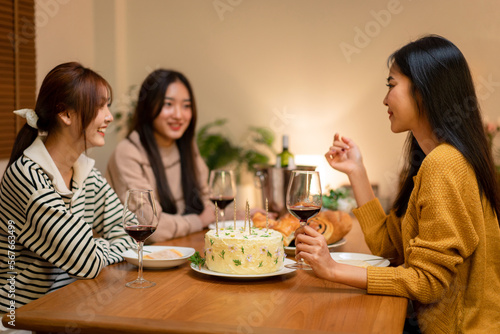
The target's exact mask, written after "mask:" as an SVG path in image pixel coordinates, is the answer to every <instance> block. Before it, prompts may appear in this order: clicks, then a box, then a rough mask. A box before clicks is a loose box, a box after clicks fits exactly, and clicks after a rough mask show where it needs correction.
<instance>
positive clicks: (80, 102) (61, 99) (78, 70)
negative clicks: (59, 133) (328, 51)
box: [7, 62, 111, 167]
mask: <svg viewBox="0 0 500 334" xmlns="http://www.w3.org/2000/svg"><path fill="white" fill-rule="evenodd" d="M102 88H106V89H107V90H108V92H109V95H110V97H111V86H110V85H109V83H108V82H107V81H106V80H104V78H102V77H101V76H100V75H99V74H97V73H96V72H94V71H92V70H91V69H88V68H85V67H83V66H82V65H81V64H79V63H76V62H71V63H64V64H61V65H58V66H56V67H55V68H53V69H52V70H51V71H50V72H49V73H48V74H47V76H46V77H45V79H44V80H43V82H42V86H41V87H40V92H39V93H38V97H37V100H36V106H35V112H36V114H37V116H38V121H37V127H38V129H34V128H32V127H31V126H29V125H28V124H25V125H24V126H23V127H22V128H21V130H20V131H19V133H18V135H17V137H16V141H15V143H14V147H13V148H12V153H11V156H10V160H9V163H8V165H7V167H8V166H10V165H11V164H12V163H14V162H15V161H16V160H17V159H19V157H21V155H22V154H23V151H24V150H25V149H26V148H27V147H28V146H30V145H31V144H32V143H33V141H35V139H36V137H37V136H38V131H41V132H47V133H49V134H50V132H51V131H53V130H54V129H55V128H56V127H57V126H58V122H57V115H58V114H59V113H61V112H63V111H65V110H74V111H76V113H77V114H78V116H79V118H80V120H81V123H80V125H81V129H80V131H81V133H82V135H83V137H84V139H86V136H85V129H86V128H87V126H88V125H89V124H90V123H91V122H92V121H93V120H94V119H95V118H96V116H97V113H98V111H99V108H101V107H102V106H103V105H104V103H107V102H108V101H107V99H106V97H103V94H102Z"/></svg>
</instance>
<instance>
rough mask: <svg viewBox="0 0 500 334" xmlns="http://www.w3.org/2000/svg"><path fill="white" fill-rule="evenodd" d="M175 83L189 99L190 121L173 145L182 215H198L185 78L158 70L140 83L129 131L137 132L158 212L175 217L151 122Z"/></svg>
mask: <svg viewBox="0 0 500 334" xmlns="http://www.w3.org/2000/svg"><path fill="white" fill-rule="evenodd" d="M176 81H179V82H181V83H182V84H183V85H184V86H186V88H187V90H188V92H189V96H190V99H191V110H192V117H191V122H190V123H189V126H188V128H187V129H186V131H185V132H184V134H183V135H182V137H181V138H179V139H177V140H176V141H175V143H176V145H177V147H178V149H179V154H180V157H181V182H182V191H183V193H184V202H185V203H186V209H185V211H184V213H183V214H190V213H195V214H200V213H201V212H202V211H203V209H204V206H203V202H202V200H201V195H200V189H201V187H200V185H199V182H200V180H197V177H196V175H197V174H196V162H195V155H194V146H193V145H194V136H195V128H196V115H197V111H196V102H195V99H194V95H193V90H192V89H191V85H190V84H189V81H188V80H187V78H186V77H185V76H184V75H183V74H182V73H179V72H177V71H172V70H165V69H158V70H156V71H154V72H152V73H151V74H150V75H148V77H147V78H146V79H145V80H144V82H143V83H142V85H141V89H140V91H139V97H138V101H137V106H136V108H135V113H134V115H133V117H132V123H131V128H130V131H129V135H130V133H131V132H132V131H134V130H135V131H137V132H138V133H139V136H140V140H141V144H142V146H143V147H144V149H145V150H146V152H147V155H148V160H149V163H150V165H151V168H152V170H153V173H154V176H155V180H156V189H157V192H158V197H159V199H160V204H161V206H162V209H163V211H164V212H166V213H170V214H176V213H177V206H176V205H175V200H174V198H173V196H172V192H171V191H170V187H169V186H168V180H167V175H166V173H165V166H164V165H163V162H162V158H161V155H160V152H159V150H158V144H157V142H156V138H155V137H154V128H153V121H154V120H155V118H156V117H158V115H159V114H160V112H161V109H162V108H163V104H164V101H165V93H166V91H167V88H168V86H169V85H170V84H172V83H174V82H176Z"/></svg>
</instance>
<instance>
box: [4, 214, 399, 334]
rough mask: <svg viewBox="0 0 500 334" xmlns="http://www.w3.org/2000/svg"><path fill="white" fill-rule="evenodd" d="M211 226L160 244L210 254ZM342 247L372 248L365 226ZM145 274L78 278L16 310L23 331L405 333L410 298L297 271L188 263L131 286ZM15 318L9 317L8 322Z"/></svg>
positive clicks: (124, 269) (127, 270) (125, 266)
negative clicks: (257, 275) (257, 271)
mask: <svg viewBox="0 0 500 334" xmlns="http://www.w3.org/2000/svg"><path fill="white" fill-rule="evenodd" d="M205 233H206V230H205V231H201V232H198V233H194V234H191V235H189V236H186V237H182V238H178V239H174V240H170V241H167V242H164V243H160V244H158V245H170V246H184V247H192V248H194V249H195V250H197V251H199V252H200V254H203V248H204V235H205ZM345 239H346V242H345V244H344V245H343V246H340V247H337V248H334V249H333V251H336V252H356V253H368V254H369V253H370V251H369V249H368V247H367V246H366V243H365V241H364V238H363V234H362V232H361V229H360V226H359V223H358V222H357V220H356V219H354V218H353V228H352V230H351V231H350V232H349V233H348V234H347V235H346V236H345ZM136 277H137V267H136V266H134V265H132V264H129V263H127V262H122V263H119V264H115V265H111V266H108V267H106V268H104V269H103V270H102V272H101V273H100V274H99V276H98V277H97V278H95V279H90V280H78V281H76V282H74V283H71V284H70V285H68V286H66V287H63V288H61V289H59V290H57V291H55V292H53V293H50V294H48V295H45V296H44V297H42V298H40V299H38V300H35V301H33V302H31V303H29V304H27V305H25V306H23V307H21V308H19V309H17V310H16V314H15V328H16V329H27V330H32V331H35V332H36V333H49V332H50V333H134V334H135V333H189V334H195V333H263V334H281V333H287V334H288V333H304V334H305V333H308V334H313V333H384V334H390V333H397V334H401V333H402V332H403V325H404V320H405V316H406V309H407V304H408V300H407V299H406V298H401V297H393V296H381V295H369V294H367V293H366V291H365V290H361V289H356V288H352V287H349V286H346V285H342V284H337V283H332V282H329V281H326V280H323V279H319V278H317V277H315V275H314V273H313V272H312V271H305V270H297V271H295V272H292V273H288V274H285V275H277V276H272V277H266V278H261V279H244V278H239V279H235V278H225V277H217V276H213V275H206V274H203V273H199V272H197V271H195V270H193V269H192V268H191V267H190V263H189V262H186V263H184V264H182V265H180V266H178V267H175V268H170V269H164V270H145V271H144V277H145V278H146V279H148V280H151V281H154V282H156V286H155V287H152V288H147V289H131V288H127V287H125V283H126V282H128V281H131V280H133V279H135V278H136ZM8 321H9V319H8V318H7V317H6V316H4V318H3V322H4V324H5V326H7V322H8Z"/></svg>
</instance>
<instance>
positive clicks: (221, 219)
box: [220, 208, 226, 228]
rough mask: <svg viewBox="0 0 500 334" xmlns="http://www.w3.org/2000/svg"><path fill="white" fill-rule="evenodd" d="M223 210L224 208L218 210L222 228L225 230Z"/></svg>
mask: <svg viewBox="0 0 500 334" xmlns="http://www.w3.org/2000/svg"><path fill="white" fill-rule="evenodd" d="M225 210H226V209H225V208H224V209H222V210H220V221H221V222H222V227H223V228H226V219H225V216H226V214H225V212H224V211H225Z"/></svg>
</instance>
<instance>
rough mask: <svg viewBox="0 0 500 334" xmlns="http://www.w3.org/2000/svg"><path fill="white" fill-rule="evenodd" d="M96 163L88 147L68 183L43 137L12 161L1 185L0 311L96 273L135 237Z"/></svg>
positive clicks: (120, 257)
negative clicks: (124, 223)
mask: <svg viewBox="0 0 500 334" xmlns="http://www.w3.org/2000/svg"><path fill="white" fill-rule="evenodd" d="M93 165H94V161H93V160H92V159H90V158H88V157H86V156H85V155H83V154H82V155H81V156H80V158H79V159H78V161H77V162H76V163H75V165H74V167H73V169H74V175H73V179H72V185H71V188H72V189H71V190H70V189H67V187H66V185H65V183H64V181H63V179H62V177H61V175H60V173H59V171H58V169H57V167H56V166H55V164H54V162H53V161H52V159H51V157H50V155H49V153H48V152H47V150H46V148H45V145H44V144H43V142H42V140H41V139H40V138H37V139H36V140H35V142H34V143H33V144H32V145H31V146H30V147H28V148H27V149H26V150H25V151H24V155H23V156H22V157H21V158H19V159H18V160H17V161H16V162H15V163H13V164H12V165H11V166H10V167H9V168H8V169H7V171H6V173H5V175H4V178H3V180H2V183H1V187H0V191H1V193H0V254H1V255H0V286H1V290H0V313H3V312H7V311H9V310H11V309H12V308H13V307H15V308H17V307H20V306H22V305H24V304H27V303H29V302H30V301H33V300H35V299H37V298H39V297H41V296H43V295H45V294H46V293H49V292H51V291H54V290H56V289H58V288H61V287H63V286H65V285H67V284H69V283H71V282H73V281H74V280H75V279H77V278H94V277H96V276H97V275H98V274H99V272H100V271H101V269H102V268H104V267H105V266H107V265H109V264H112V263H117V262H120V261H122V260H123V258H122V256H121V255H120V253H121V252H123V251H125V250H126V249H127V248H129V247H131V246H132V245H133V244H134V242H133V240H132V239H131V238H130V237H129V236H128V235H127V234H126V233H125V231H124V230H123V228H122V222H121V219H122V210H123V206H122V204H121V202H120V200H119V199H118V197H117V196H116V194H115V193H114V191H113V190H112V189H111V187H110V186H109V185H108V184H107V182H106V180H105V179H104V178H103V177H102V176H101V175H100V173H99V172H98V171H97V170H96V169H94V168H93ZM92 230H94V231H95V232H96V233H97V234H98V235H99V236H100V237H99V238H94V237H93V232H92Z"/></svg>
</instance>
